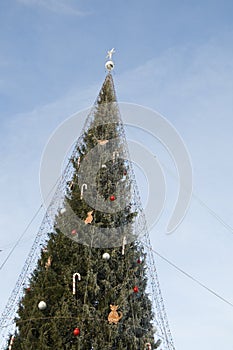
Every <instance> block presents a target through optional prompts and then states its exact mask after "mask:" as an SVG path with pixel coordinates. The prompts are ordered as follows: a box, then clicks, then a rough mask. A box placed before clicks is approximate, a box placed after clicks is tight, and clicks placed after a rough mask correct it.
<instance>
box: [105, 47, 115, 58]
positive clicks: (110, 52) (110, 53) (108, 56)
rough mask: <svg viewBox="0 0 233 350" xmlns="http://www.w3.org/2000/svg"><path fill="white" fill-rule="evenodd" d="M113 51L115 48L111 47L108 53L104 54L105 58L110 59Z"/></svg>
mask: <svg viewBox="0 0 233 350" xmlns="http://www.w3.org/2000/svg"><path fill="white" fill-rule="evenodd" d="M114 53H115V49H114V48H112V50H110V51H108V54H107V56H106V58H109V59H110V60H111V59H112V55H113V54H114Z"/></svg>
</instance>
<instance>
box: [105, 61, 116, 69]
mask: <svg viewBox="0 0 233 350" xmlns="http://www.w3.org/2000/svg"><path fill="white" fill-rule="evenodd" d="M105 68H106V69H107V70H109V71H110V70H113V68H114V63H113V61H111V60H110V61H107V62H106V63H105Z"/></svg>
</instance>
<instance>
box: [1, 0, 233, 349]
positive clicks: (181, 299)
mask: <svg viewBox="0 0 233 350" xmlns="http://www.w3.org/2000/svg"><path fill="white" fill-rule="evenodd" d="M232 13H233V2H232V1H215V0H212V1H207V0H206V1H205V0H204V1H200V0H197V1H192V0H190V1H177V0H174V1H172V0H169V1H168V0H163V1H161V0H160V1H157V0H155V1H140V2H139V1H137V0H136V1H127V0H126V1H124V2H123V1H121V2H119V1H118V2H116V1H114V2H113V1H98V2H97V1H93V0H92V1H91V0H90V1H88V2H84V1H72V0H66V1H63V0H60V1H57V0H10V1H8V0H2V1H1V4H0V47H1V50H0V100H1V103H0V125H1V127H0V157H1V168H0V193H1V201H0V247H1V249H3V252H1V253H0V257H1V260H0V262H2V261H3V259H4V258H5V257H6V256H7V253H9V249H10V248H11V247H12V244H14V242H15V241H16V240H17V238H18V237H19V236H20V234H21V233H22V232H23V230H24V229H25V227H26V225H27V224H28V222H29V221H30V220H31V218H32V216H33V214H34V213H35V211H36V210H37V208H38V207H39V205H40V203H41V196H40V188H39V169H40V159H41V156H42V153H43V149H44V147H45V145H46V143H47V141H48V139H49V137H50V135H51V134H52V132H53V131H54V129H55V128H56V127H57V126H58V125H59V124H60V123H61V122H63V121H64V120H65V119H66V118H67V117H68V116H70V115H71V114H73V113H75V112H77V111H79V110H81V109H83V108H86V107H89V106H90V105H91V104H92V103H93V102H94V100H95V98H96V95H97V93H98V90H99V88H100V86H101V84H102V81H103V79H104V76H105V70H104V60H105V55H106V51H107V50H109V49H111V48H112V47H115V48H116V52H117V53H116V55H115V63H116V68H115V70H114V73H113V76H114V80H115V85H116V89H117V95H118V100H119V101H126V102H133V103H138V104H141V105H144V106H147V107H149V108H152V109H155V110H157V111H158V112H160V113H161V114H162V115H164V116H165V117H166V118H167V119H168V120H169V121H170V122H171V123H172V124H173V125H174V126H175V127H176V129H177V130H178V132H179V133H180V135H181V136H182V138H183V139H184V141H185V144H186V145H187V148H188V150H189V153H190V156H191V159H192V165H193V175H194V192H195V194H196V195H197V196H198V197H199V198H201V199H202V200H203V201H204V202H205V203H206V204H207V205H208V206H209V207H210V208H211V209H212V210H214V211H215V212H217V213H218V214H219V215H220V217H221V218H222V219H223V220H225V221H226V222H227V223H228V224H229V225H231V226H233V219H232V217H233V215H232V211H233V209H232V197H233V187H232V177H233V165H232V161H231V153H232V149H233V139H232V129H233V121H232V111H233V98H232V96H233V45H232V43H233V22H232ZM123 117H124V116H123ZM129 135H130V137H132V138H133V137H135V138H140V137H142V136H140V135H136V134H133V132H130V131H129ZM77 136H78V135H77ZM140 141H142V142H143V140H140ZM150 147H151V150H152V151H153V152H155V153H156V155H157V156H158V157H159V159H160V160H161V162H162V163H165V164H166V165H167V167H168V168H169V169H171V171H172V172H174V171H175V169H174V166H173V165H172V162H171V161H170V160H169V159H168V155H167V154H166V152H165V151H164V150H163V149H162V148H161V147H159V145H158V144H156V143H155V144H153V143H152V142H151V144H150ZM164 171H165V175H166V178H167V184H168V193H167V197H168V198H167V203H166V207H165V213H164V214H163V215H162V216H161V219H160V221H159V222H158V224H157V226H156V227H155V228H154V230H153V232H151V237H152V243H153V246H154V248H155V249H156V250H158V251H159V252H161V253H162V254H163V255H165V256H166V257H167V258H169V259H170V260H172V261H173V262H175V263H176V264H177V265H178V266H180V267H182V268H183V269H184V270H186V271H187V272H189V273H191V274H192V275H194V276H195V277H196V278H198V279H199V280H200V281H202V282H203V283H205V284H207V285H208V286H209V287H210V288H213V289H214V290H215V291H216V292H218V293H220V294H221V295H223V296H224V297H225V298H227V299H229V300H231V301H232V302H233V298H232V294H233V293H232V292H233V279H232V263H233V260H232V248H233V235H232V232H230V231H229V230H227V229H226V228H225V227H224V226H223V225H222V224H220V223H219V221H217V220H216V219H215V218H214V217H213V216H212V215H211V214H210V213H209V212H208V210H207V209H206V208H203V207H202V206H201V205H200V203H199V202H198V201H197V200H196V199H195V197H193V198H192V201H191V205H190V209H189V212H188V214H187V215H186V217H185V219H184V220H183V222H182V224H181V225H180V226H179V228H178V229H177V231H176V232H175V233H174V234H172V235H170V236H167V235H165V227H166V221H167V216H168V214H169V213H170V212H171V210H172V205H173V204H174V203H173V202H174V194H175V191H176V188H177V182H176V180H174V179H173V177H171V176H170V175H169V174H170V173H169V172H167V173H166V169H165V170H164ZM169 196H171V197H169ZM40 220H41V218H38V219H37V220H36V222H35V223H34V224H33V225H32V227H31V228H30V230H29V231H28V233H27V235H26V238H25V239H24V240H23V242H22V243H21V244H20V245H19V246H18V247H17V249H16V250H15V251H14V253H13V255H12V256H11V258H10V259H9V260H8V262H7V264H6V265H5V266H4V268H3V269H2V270H1V271H0V274H1V281H2V283H1V289H0V293H1V294H0V295H1V301H0V309H1V310H2V309H3V308H4V305H5V304H6V301H7V298H8V296H9V295H10V292H11V290H12V288H13V286H14V284H15V282H16V279H17V277H18V275H19V273H20V271H21V268H22V266H23V263H24V261H25V259H26V257H27V254H28V252H29V250H30V247H31V245H32V242H33V237H34V236H35V233H36V230H37V229H38V225H39V222H40ZM157 265H158V270H159V276H160V281H161V287H162V290H163V295H164V298H165V303H166V309H167V313H168V316H169V320H170V326H171V329H172V333H173V336H174V339H175V344H176V347H177V349H179V350H185V349H187V348H188V349H189V350H194V349H197V348H199V349H211V350H217V349H219V348H225V349H228V348H230V347H231V344H232V342H233V335H232V322H233V309H232V308H231V307H230V306H228V305H226V304H224V303H223V302H221V301H220V300H219V299H217V298H216V297H214V296H212V295H211V294H209V293H208V292H207V291H205V290H203V289H201V287H200V286H198V285H196V284H195V283H194V282H192V281H190V280H188V279H187V278H186V277H184V276H183V275H181V274H180V273H179V272H177V271H176V270H174V269H173V268H171V267H170V266H169V265H167V264H166V263H165V262H164V261H162V260H161V259H159V258H157Z"/></svg>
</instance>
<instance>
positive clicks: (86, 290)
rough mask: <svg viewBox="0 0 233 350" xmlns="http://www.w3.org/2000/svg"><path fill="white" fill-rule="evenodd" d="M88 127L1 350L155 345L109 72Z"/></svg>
mask: <svg viewBox="0 0 233 350" xmlns="http://www.w3.org/2000/svg"><path fill="white" fill-rule="evenodd" d="M87 124H88V125H86V127H85V131H84V133H83V135H82V136H81V138H80V139H79V140H78V142H77V144H76V146H75V150H74V152H73V154H72V156H71V159H70V164H72V175H71V178H70V179H69V181H67V184H66V192H65V196H64V198H63V207H62V208H60V209H59V211H58V212H57V215H56V217H55V220H54V230H53V231H52V232H50V233H49V234H48V238H47V241H46V244H44V245H43V247H42V248H41V254H40V257H39V259H38V263H37V267H36V268H35V270H34V272H33V274H32V276H31V278H30V281H29V283H28V285H27V287H25V290H24V295H23V297H22V299H21V300H20V304H19V308H18V312H17V313H18V315H17V318H16V320H15V322H16V326H17V328H16V332H15V334H14V341H13V338H12V337H10V338H9V344H8V347H7V349H8V348H10V349H12V350H32V349H33V350H47V349H61V350H62V349H64V350H65V349H67V350H68V349H69V350H71V349H79V350H91V349H93V350H100V349H101V350H110V349H111V350H113V349H116V350H142V349H143V350H144V349H156V348H158V347H159V345H160V343H161V340H160V339H159V338H158V337H157V336H156V335H155V333H156V329H155V327H154V326H153V317H154V315H153V311H152V303H151V300H150V298H149V294H148V291H147V273H146V253H145V252H144V248H143V245H142V243H141V242H140V239H139V236H138V232H137V225H138V222H139V221H140V215H141V213H140V207H137V202H136V201H137V199H136V196H135V189H134V188H133V186H132V185H133V183H134V181H133V179H132V167H131V165H130V162H129V160H128V153H127V152H128V151H127V146H126V142H125V136H124V129H123V125H122V122H121V118H120V114H119V109H118V106H117V103H116V96H115V91H114V86H113V80H112V76H111V73H110V72H109V73H108V74H107V76H106V79H105V81H104V83H103V86H102V88H101V91H100V93H99V95H98V98H97V101H96V103H95V105H94V107H93V109H92V111H91V115H90V116H89V118H88V123H87ZM10 342H11V345H10Z"/></svg>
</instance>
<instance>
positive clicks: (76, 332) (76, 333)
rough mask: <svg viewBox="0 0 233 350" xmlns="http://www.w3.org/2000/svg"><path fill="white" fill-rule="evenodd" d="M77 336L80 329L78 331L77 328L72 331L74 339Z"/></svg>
mask: <svg viewBox="0 0 233 350" xmlns="http://www.w3.org/2000/svg"><path fill="white" fill-rule="evenodd" d="M79 334H80V329H79V328H75V329H74V330H73V335H74V336H75V337H77V336H78V335H79Z"/></svg>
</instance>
